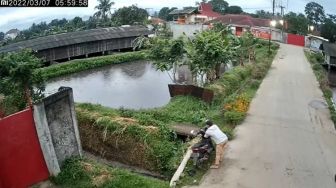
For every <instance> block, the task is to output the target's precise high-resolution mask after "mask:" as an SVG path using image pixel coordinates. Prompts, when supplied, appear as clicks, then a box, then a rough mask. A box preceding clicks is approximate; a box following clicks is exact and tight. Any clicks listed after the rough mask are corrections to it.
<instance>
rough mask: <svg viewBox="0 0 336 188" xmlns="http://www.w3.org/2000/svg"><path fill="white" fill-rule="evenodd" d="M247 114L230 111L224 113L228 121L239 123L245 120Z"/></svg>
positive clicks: (233, 123) (234, 123)
mask: <svg viewBox="0 0 336 188" xmlns="http://www.w3.org/2000/svg"><path fill="white" fill-rule="evenodd" d="M245 115H246V113H244V112H235V111H228V112H225V113H224V119H225V122H226V123H229V124H232V125H239V124H240V123H242V122H243V120H244V118H245Z"/></svg>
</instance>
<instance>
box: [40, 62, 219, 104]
mask: <svg viewBox="0 0 336 188" xmlns="http://www.w3.org/2000/svg"><path fill="white" fill-rule="evenodd" d="M224 71H225V67H222V70H221V72H224ZM197 82H198V83H203V82H204V80H203V81H201V77H198V78H197ZM171 83H179V84H193V78H192V74H191V71H190V70H189V68H188V66H181V67H179V68H177V70H176V74H175V79H174V75H173V74H172V71H170V72H161V71H157V70H156V69H155V67H154V66H153V65H152V64H151V63H150V62H147V61H138V62H133V63H123V64H118V65H110V66H105V67H102V68H98V69H93V70H88V71H83V72H80V73H76V74H72V75H69V76H64V77H60V78H57V79H54V80H52V81H51V82H49V83H47V87H46V94H51V93H54V92H56V91H57V89H58V88H59V87H61V86H66V87H71V88H73V91H74V99H75V101H76V102H81V103H83V102H88V103H94V104H101V105H103V106H108V107H112V108H120V107H124V108H129V109H142V108H155V107H161V106H164V105H165V104H167V103H168V102H169V100H170V95H169V90H168V84H171Z"/></svg>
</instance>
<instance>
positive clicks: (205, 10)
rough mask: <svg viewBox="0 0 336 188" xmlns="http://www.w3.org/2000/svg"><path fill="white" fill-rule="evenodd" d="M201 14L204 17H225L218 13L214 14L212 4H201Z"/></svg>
mask: <svg viewBox="0 0 336 188" xmlns="http://www.w3.org/2000/svg"><path fill="white" fill-rule="evenodd" d="M198 10H199V12H200V13H201V15H202V16H208V17H220V16H223V15H221V14H219V13H218V12H214V11H213V10H212V5H211V4H210V3H201V4H200V7H199V9H198Z"/></svg>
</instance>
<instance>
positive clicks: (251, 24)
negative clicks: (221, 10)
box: [210, 14, 271, 39]
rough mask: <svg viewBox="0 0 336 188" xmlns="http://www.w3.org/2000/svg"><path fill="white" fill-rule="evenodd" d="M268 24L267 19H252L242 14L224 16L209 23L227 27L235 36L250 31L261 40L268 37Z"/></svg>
mask: <svg viewBox="0 0 336 188" xmlns="http://www.w3.org/2000/svg"><path fill="white" fill-rule="evenodd" d="M270 22H271V20H269V19H261V18H253V17H251V16H249V15H244V14H226V15H224V16H222V17H219V18H216V19H214V20H212V21H210V23H222V24H225V25H228V26H229V27H230V28H231V29H232V31H233V33H234V34H236V35H237V36H241V35H242V34H243V33H244V32H246V31H248V30H250V31H251V32H252V33H253V34H254V35H255V36H256V37H258V38H263V39H269V37H270Z"/></svg>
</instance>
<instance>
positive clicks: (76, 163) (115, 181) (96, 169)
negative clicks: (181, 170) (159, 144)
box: [51, 158, 169, 188]
mask: <svg viewBox="0 0 336 188" xmlns="http://www.w3.org/2000/svg"><path fill="white" fill-rule="evenodd" d="M61 170H62V172H61V173H60V174H59V175H58V176H56V177H52V178H51V181H52V182H53V183H54V184H56V185H57V186H60V187H64V188H67V187H69V188H70V187H71V188H72V187H73V188H91V187H99V188H105V187H106V188H107V187H115V188H117V187H123V188H134V187H137V188H165V187H167V188H168V187H169V185H168V183H167V182H164V181H161V180H157V179H153V178H149V177H143V176H140V175H137V174H134V173H130V172H127V171H125V170H121V169H117V168H111V167H107V166H106V165H101V164H97V163H95V162H93V161H90V160H87V159H78V158H71V159H68V160H66V161H65V162H64V165H63V167H62V169H61Z"/></svg>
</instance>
